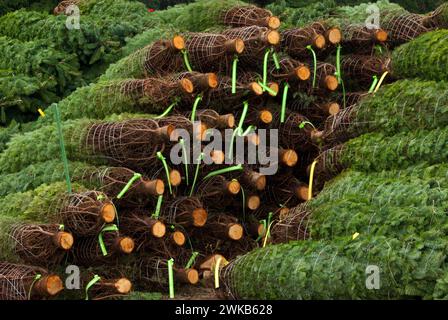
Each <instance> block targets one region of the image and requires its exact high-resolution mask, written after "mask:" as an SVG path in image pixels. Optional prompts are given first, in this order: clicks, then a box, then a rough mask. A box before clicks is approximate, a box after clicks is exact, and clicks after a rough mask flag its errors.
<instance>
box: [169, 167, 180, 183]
mask: <svg viewBox="0 0 448 320" xmlns="http://www.w3.org/2000/svg"><path fill="white" fill-rule="evenodd" d="M170 182H171V185H172V186H174V187H177V186H179V185H180V183H181V182H182V176H181V174H180V172H179V171H178V170H176V169H172V170H171V171H170Z"/></svg>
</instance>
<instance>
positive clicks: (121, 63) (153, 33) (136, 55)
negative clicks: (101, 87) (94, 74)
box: [100, 25, 177, 81]
mask: <svg viewBox="0 0 448 320" xmlns="http://www.w3.org/2000/svg"><path fill="white" fill-rule="evenodd" d="M175 34H177V32H176V31H175V30H174V28H173V27H172V26H171V25H166V26H164V27H160V28H155V29H149V30H147V31H145V32H143V33H141V34H139V35H137V36H135V37H134V38H132V39H130V40H129V42H128V44H127V45H126V46H125V47H124V48H123V53H124V55H126V56H125V57H124V58H122V59H120V60H118V61H117V62H116V63H114V64H112V65H110V67H109V68H108V69H107V70H106V72H105V73H104V74H103V75H102V76H101V77H100V81H102V80H112V79H124V78H136V79H140V78H145V76H146V73H145V69H144V63H145V57H146V53H147V50H146V47H147V46H149V45H150V44H152V43H153V42H155V41H156V40H159V39H170V38H172V37H173V35H175Z"/></svg>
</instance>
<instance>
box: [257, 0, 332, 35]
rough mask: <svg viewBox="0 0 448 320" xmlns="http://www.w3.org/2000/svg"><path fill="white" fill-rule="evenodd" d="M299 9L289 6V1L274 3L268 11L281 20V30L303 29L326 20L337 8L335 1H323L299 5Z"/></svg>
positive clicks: (269, 6)
mask: <svg viewBox="0 0 448 320" xmlns="http://www.w3.org/2000/svg"><path fill="white" fill-rule="evenodd" d="M297 5H298V7H292V6H290V5H289V1H285V0H281V1H274V2H273V3H272V4H270V5H268V6H267V7H266V9H268V10H270V11H272V13H273V14H274V15H276V16H278V17H279V18H280V21H281V23H282V24H281V26H280V28H281V29H291V28H297V27H302V26H304V25H306V24H308V23H310V22H313V21H316V20H320V19H325V18H328V17H329V16H330V14H331V13H332V12H333V10H334V9H335V7H336V3H335V0H323V1H318V2H311V3H310V1H304V2H303V3H301V4H299V3H297Z"/></svg>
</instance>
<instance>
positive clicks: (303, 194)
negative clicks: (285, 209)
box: [296, 184, 310, 201]
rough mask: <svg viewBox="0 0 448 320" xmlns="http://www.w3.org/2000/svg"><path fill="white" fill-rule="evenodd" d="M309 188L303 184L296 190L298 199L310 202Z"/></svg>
mask: <svg viewBox="0 0 448 320" xmlns="http://www.w3.org/2000/svg"><path fill="white" fill-rule="evenodd" d="M308 192H309V188H308V186H307V185H305V184H303V185H301V186H298V187H297V188H296V197H297V198H298V199H299V200H302V201H308V200H310V199H309V197H308Z"/></svg>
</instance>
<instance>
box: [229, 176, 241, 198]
mask: <svg viewBox="0 0 448 320" xmlns="http://www.w3.org/2000/svg"><path fill="white" fill-rule="evenodd" d="M226 190H227V192H228V193H229V194H230V195H237V194H238V193H239V192H240V190H241V185H240V183H239V182H238V181H237V180H232V181H230V182H227V186H226Z"/></svg>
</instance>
